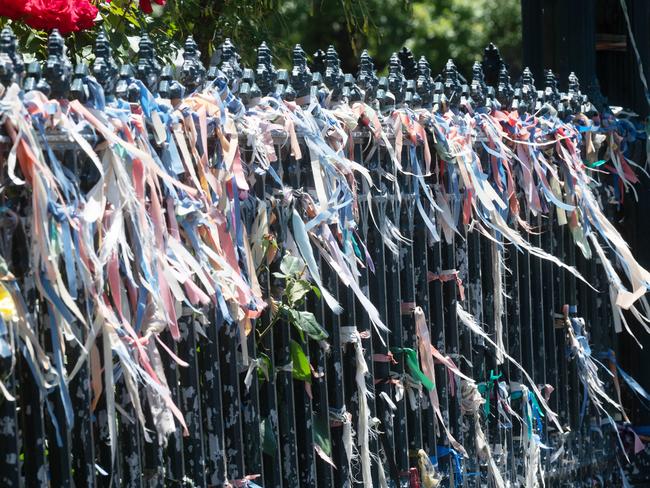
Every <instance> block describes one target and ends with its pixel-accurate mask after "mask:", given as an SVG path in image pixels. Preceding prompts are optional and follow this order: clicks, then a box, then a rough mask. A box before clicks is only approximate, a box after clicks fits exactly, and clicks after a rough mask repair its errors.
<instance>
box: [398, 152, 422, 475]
mask: <svg viewBox="0 0 650 488" xmlns="http://www.w3.org/2000/svg"><path fill="white" fill-rule="evenodd" d="M406 151H407V152H406V156H407V158H406V165H405V166H406V171H407V172H409V173H413V172H414V171H415V170H414V164H415V161H414V160H413V158H416V157H417V148H416V147H414V146H409V147H407V148H406ZM405 176H406V175H405ZM401 189H402V204H401V208H400V215H399V226H400V232H401V233H402V235H404V236H405V237H406V238H407V239H408V240H409V244H407V245H404V247H403V248H402V249H400V259H399V264H400V269H399V276H400V293H401V307H402V329H401V330H400V333H401V336H399V335H398V336H397V337H396V340H400V339H401V341H402V345H403V347H406V348H410V349H413V350H415V351H417V350H418V347H417V335H416V332H415V315H414V313H413V308H414V306H415V305H418V304H417V303H416V296H415V273H416V269H419V268H420V267H421V264H422V263H421V262H418V264H417V266H416V265H415V261H414V252H413V243H414V240H415V239H414V236H415V234H414V219H415V214H416V213H418V212H417V208H416V203H415V199H416V195H415V187H414V183H413V177H412V176H406V177H405V178H403V179H402V181H401ZM409 373H410V374H409V376H411V377H412V374H413V372H411V371H409ZM409 381H410V379H409ZM405 386H406V385H405ZM411 388H412V393H413V398H411V397H410V395H409V393H408V390H409V389H408V388H407V394H406V395H405V398H404V403H405V405H406V432H407V439H408V442H407V443H406V444H402V445H404V446H408V449H406V456H407V459H406V470H407V471H408V469H409V467H410V466H411V465H415V464H416V462H417V451H418V449H420V448H421V447H422V417H421V400H420V394H419V391H421V389H422V385H420V384H415V385H411ZM416 388H417V389H416ZM401 450H402V451H404V449H401ZM411 458H413V461H411Z"/></svg>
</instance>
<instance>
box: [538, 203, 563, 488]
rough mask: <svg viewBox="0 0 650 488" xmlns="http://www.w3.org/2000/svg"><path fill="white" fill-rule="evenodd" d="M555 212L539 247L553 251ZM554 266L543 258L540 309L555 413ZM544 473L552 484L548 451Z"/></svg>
mask: <svg viewBox="0 0 650 488" xmlns="http://www.w3.org/2000/svg"><path fill="white" fill-rule="evenodd" d="M555 218H556V217H555V215H554V211H552V210H551V211H549V214H548V218H547V219H545V220H543V221H542V226H541V229H540V232H541V248H542V249H543V250H544V251H546V252H548V253H549V254H552V253H553V222H554V221H555ZM556 269H557V268H556V267H555V266H554V265H553V263H551V262H549V261H548V260H543V261H542V299H543V301H544V308H543V327H544V346H545V351H544V361H545V364H546V382H547V383H548V384H549V385H551V386H552V387H553V388H554V392H553V393H551V396H550V399H549V401H548V404H549V406H550V408H551V410H553V412H556V413H557V412H558V410H559V409H558V406H559V404H558V391H557V390H558V386H559V376H558V365H557V347H558V346H557V343H556V336H555V316H554V315H555V310H556V309H555V294H556V293H557V291H556V290H555V275H556ZM545 428H546V435H547V441H548V444H549V445H553V446H558V445H559V444H560V442H559V441H560V439H559V433H558V432H557V429H556V427H555V425H553V423H552V422H548V421H547V422H545ZM545 460H546V474H547V477H548V478H549V482H550V483H553V481H552V480H553V477H554V475H555V472H556V469H557V468H556V465H557V462H555V463H551V461H550V460H551V456H550V453H547V455H546V457H545Z"/></svg>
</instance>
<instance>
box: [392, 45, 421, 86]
mask: <svg viewBox="0 0 650 488" xmlns="http://www.w3.org/2000/svg"><path fill="white" fill-rule="evenodd" d="M397 57H398V58H399V61H400V63H401V64H402V69H403V71H404V76H405V78H406V79H407V80H415V79H417V76H418V68H417V63H416V62H415V57H413V53H412V52H411V50H410V49H409V48H408V47H406V46H404V47H402V49H400V51H399V52H398V53H397Z"/></svg>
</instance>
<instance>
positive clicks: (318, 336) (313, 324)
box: [290, 310, 329, 341]
mask: <svg viewBox="0 0 650 488" xmlns="http://www.w3.org/2000/svg"><path fill="white" fill-rule="evenodd" d="M290 317H291V319H292V323H293V325H295V326H296V327H297V328H298V329H300V330H302V331H303V332H305V333H306V334H307V335H308V336H309V337H311V338H312V339H314V340H316V341H322V340H323V339H327V338H328V337H329V334H328V333H327V331H326V330H325V329H323V328H322V327H321V326H320V324H319V323H318V321H317V320H316V317H315V316H314V314H313V313H311V312H304V311H296V310H291V313H290Z"/></svg>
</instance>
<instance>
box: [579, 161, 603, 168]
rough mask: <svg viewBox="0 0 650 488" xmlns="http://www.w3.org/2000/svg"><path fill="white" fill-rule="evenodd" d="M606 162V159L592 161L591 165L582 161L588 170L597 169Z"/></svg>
mask: <svg viewBox="0 0 650 488" xmlns="http://www.w3.org/2000/svg"><path fill="white" fill-rule="evenodd" d="M606 162H607V160H606V159H601V160H600V161H594V162H593V163H590V162H589V161H583V163H585V166H587V167H589V168H597V167H598V166H602V165H603V164H605V163H606Z"/></svg>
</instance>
